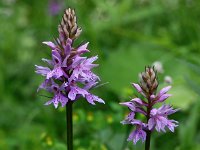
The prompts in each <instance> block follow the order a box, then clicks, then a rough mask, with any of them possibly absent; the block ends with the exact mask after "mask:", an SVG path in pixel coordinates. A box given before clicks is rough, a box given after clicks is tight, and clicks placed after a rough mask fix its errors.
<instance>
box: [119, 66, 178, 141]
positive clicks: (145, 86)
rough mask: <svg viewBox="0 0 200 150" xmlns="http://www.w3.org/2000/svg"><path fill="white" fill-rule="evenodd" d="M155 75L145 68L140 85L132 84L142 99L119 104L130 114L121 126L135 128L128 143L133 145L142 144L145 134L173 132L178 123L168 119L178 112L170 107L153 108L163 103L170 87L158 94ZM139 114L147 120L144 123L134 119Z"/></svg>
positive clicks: (152, 70)
mask: <svg viewBox="0 0 200 150" xmlns="http://www.w3.org/2000/svg"><path fill="white" fill-rule="evenodd" d="M156 78H157V77H156V73H155V72H154V69H153V68H150V67H149V68H146V72H145V73H143V74H142V77H141V81H140V84H136V83H133V84H132V85H133V87H134V88H135V89H136V90H137V92H139V93H140V94H141V95H142V96H141V97H143V98H133V99H132V100H130V101H129V102H123V103H120V104H121V105H124V106H127V107H128V108H129V109H130V111H131V112H130V113H129V114H128V116H126V118H125V120H123V121H122V122H121V123H122V124H131V125H134V126H135V130H134V131H132V132H131V134H130V135H129V138H128V141H133V143H134V144H136V143H137V141H139V140H140V139H141V140H142V142H144V141H145V140H146V137H147V133H148V132H152V131H153V130H154V129H156V130H157V131H158V132H160V131H163V132H166V130H165V129H166V128H168V129H169V130H170V131H172V132H174V128H175V127H177V126H178V125H177V124H178V122H177V121H175V120H170V119H168V116H169V115H171V114H173V113H175V112H176V111H178V109H173V108H172V106H170V105H166V104H164V105H162V106H161V107H160V108H153V106H154V105H155V104H157V103H162V102H164V101H165V100H166V99H167V98H168V97H170V96H171V94H167V92H168V91H169V90H170V88H171V86H167V87H164V88H163V89H161V90H160V91H159V92H158V94H156V89H157V87H158V82H157V79H156ZM136 113H140V114H142V115H144V116H145V117H146V118H147V121H146V122H145V123H144V122H142V121H140V120H137V119H136V118H135V114H136Z"/></svg>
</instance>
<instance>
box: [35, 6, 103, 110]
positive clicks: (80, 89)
mask: <svg viewBox="0 0 200 150" xmlns="http://www.w3.org/2000/svg"><path fill="white" fill-rule="evenodd" d="M70 17H71V18H70ZM58 31H59V38H57V39H55V42H51V41H46V42H43V44H45V45H47V46H48V47H49V48H50V49H51V55H52V59H51V60H48V59H44V58H43V59H42V60H43V62H45V63H46V64H47V66H45V67H43V66H37V65H36V73H38V74H41V75H42V76H45V81H44V82H43V83H42V84H41V85H40V86H39V88H38V90H40V89H44V90H46V91H48V92H50V93H53V94H54V96H53V98H52V99H51V100H50V101H48V102H46V103H45V105H50V104H53V105H54V106H55V108H57V107H58V105H59V103H60V104H61V106H62V107H64V106H65V105H67V103H68V102H69V101H70V102H74V101H76V100H77V99H78V98H79V97H84V98H85V99H86V100H87V101H88V102H89V103H90V104H92V105H94V104H95V102H99V103H104V101H103V100H102V99H101V98H99V97H98V96H95V95H93V94H92V93H90V92H89V90H90V89H91V88H93V87H94V86H96V84H97V83H98V82H99V81H100V78H99V77H98V76H97V75H96V74H95V73H93V71H92V69H93V68H94V67H97V66H98V64H93V63H94V61H96V60H97V59H98V57H97V56H94V57H91V58H87V57H83V56H82V55H83V54H85V53H87V52H90V51H89V50H88V48H87V47H88V42H87V43H85V44H82V45H80V46H78V47H75V48H74V47H73V44H74V40H75V39H76V38H77V37H78V36H79V35H80V32H81V29H80V28H78V26H77V24H76V17H75V12H74V10H71V9H68V10H66V12H65V14H64V16H63V19H62V21H61V24H60V25H59V26H58Z"/></svg>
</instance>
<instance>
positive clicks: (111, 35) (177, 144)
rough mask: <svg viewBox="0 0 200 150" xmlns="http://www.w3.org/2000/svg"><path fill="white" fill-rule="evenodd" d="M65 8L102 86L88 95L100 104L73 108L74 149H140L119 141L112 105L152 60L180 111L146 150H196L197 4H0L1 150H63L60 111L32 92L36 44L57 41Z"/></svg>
mask: <svg viewBox="0 0 200 150" xmlns="http://www.w3.org/2000/svg"><path fill="white" fill-rule="evenodd" d="M53 3H54V4H53ZM67 7H72V8H75V10H76V13H77V17H78V24H79V26H80V27H82V29H83V32H82V35H81V37H80V38H79V40H78V41H76V43H75V45H78V44H79V43H80V42H82V41H89V42H90V44H89V49H90V50H91V53H90V54H89V55H90V56H92V55H99V60H98V63H99V64H100V66H99V67H98V68H96V70H95V71H96V72H97V74H98V75H99V76H100V77H101V79H102V83H106V82H109V84H106V85H104V86H101V87H99V88H98V89H94V91H93V92H94V93H96V94H97V95H99V96H100V97H101V98H103V99H104V100H105V102H106V104H105V105H102V104H97V105H96V106H91V105H89V104H88V103H87V102H86V101H85V100H84V99H80V100H78V101H77V102H76V103H75V104H74V112H73V120H74V147H75V150H130V149H131V150H132V149H133V150H140V149H144V145H143V144H142V143H141V142H139V143H138V144H137V145H136V146H133V144H132V142H130V143H128V142H126V139H127V137H128V133H129V132H130V130H132V127H130V126H128V125H127V126H123V125H122V124H120V121H121V120H123V119H124V116H125V114H127V113H128V109H127V108H125V107H123V106H120V105H119V104H118V103H119V102H120V101H127V100H129V99H130V97H133V96H134V93H135V91H134V89H133V88H132V87H131V84H130V83H131V82H137V81H138V73H139V72H142V71H143V70H144V66H146V65H152V64H153V63H154V62H155V61H159V62H160V63H162V65H163V70H164V71H163V72H162V73H159V81H160V88H162V87H163V86H165V85H167V84H169V83H166V76H170V78H171V80H172V81H170V82H171V83H170V84H172V86H173V88H172V89H171V91H170V92H169V93H171V94H173V97H171V98H169V100H168V102H167V103H170V104H172V105H173V106H174V107H176V108H181V110H180V111H179V112H178V113H176V114H174V115H173V116H171V118H173V119H176V120H178V121H179V123H180V125H179V127H178V128H176V130H175V133H171V132H167V133H166V134H163V133H156V132H155V133H154V134H153V135H152V150H160V149H162V150H169V149H173V150H199V149H200V130H199V128H200V115H199V114H200V97H199V95H200V78H199V76H200V60H199V59H200V20H199V18H200V1H199V0H65V1H64V0H57V1H56V0H49V1H48V0H32V1H31V0H1V1H0V71H1V72H0V101H1V106H0V114H1V117H0V149H1V150H65V149H66V145H65V143H66V128H65V127H66V121H65V109H64V108H61V107H60V108H58V109H54V107H53V105H52V106H48V107H47V106H44V105H43V104H44V103H45V102H46V101H47V100H48V98H47V97H44V96H41V93H37V92H36V90H37V87H38V85H39V84H40V83H41V82H42V80H43V78H42V77H41V76H39V75H37V74H35V73H34V69H35V68H34V65H35V64H38V65H39V64H42V62H41V58H50V49H48V48H47V47H45V46H44V45H42V42H43V41H50V40H53V37H57V35H58V33H57V25H58V23H59V21H60V20H61V17H62V13H63V10H64V9H65V8H67ZM89 55H88V56H89ZM168 78H169V77H168ZM168 82H169V81H168ZM139 117H140V116H139Z"/></svg>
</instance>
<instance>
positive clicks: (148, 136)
mask: <svg viewBox="0 0 200 150" xmlns="http://www.w3.org/2000/svg"><path fill="white" fill-rule="evenodd" d="M146 133H147V136H146V142H145V150H150V143H151V131H150V130H147V131H146Z"/></svg>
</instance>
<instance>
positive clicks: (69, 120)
mask: <svg viewBox="0 0 200 150" xmlns="http://www.w3.org/2000/svg"><path fill="white" fill-rule="evenodd" d="M72 106H73V102H71V101H70V102H69V103H68V104H67V105H66V121H67V149H69V150H73V120H72V112H73V107H72Z"/></svg>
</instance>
